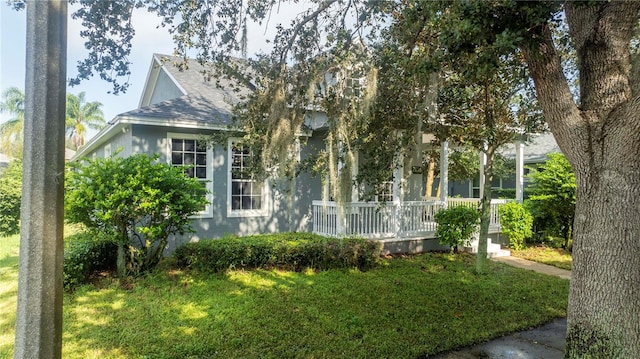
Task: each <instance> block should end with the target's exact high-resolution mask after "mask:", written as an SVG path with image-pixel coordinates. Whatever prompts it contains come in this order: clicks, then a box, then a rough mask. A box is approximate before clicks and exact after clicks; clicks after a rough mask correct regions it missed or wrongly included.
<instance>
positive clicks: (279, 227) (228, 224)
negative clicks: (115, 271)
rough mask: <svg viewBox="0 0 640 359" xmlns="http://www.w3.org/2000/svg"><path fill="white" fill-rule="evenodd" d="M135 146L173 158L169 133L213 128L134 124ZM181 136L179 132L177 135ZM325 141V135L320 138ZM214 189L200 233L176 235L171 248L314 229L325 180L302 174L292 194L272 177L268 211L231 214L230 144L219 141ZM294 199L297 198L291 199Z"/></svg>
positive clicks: (304, 152) (306, 149) (198, 221)
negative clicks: (315, 206) (315, 205)
mask: <svg viewBox="0 0 640 359" xmlns="http://www.w3.org/2000/svg"><path fill="white" fill-rule="evenodd" d="M132 133H133V137H132V149H133V152H134V153H146V154H149V155H152V154H154V153H157V154H158V155H159V156H160V161H166V162H168V161H169V159H168V158H169V154H168V140H167V136H168V133H173V134H175V133H180V134H185V135H206V134H210V133H211V132H208V133H206V132H202V131H197V130H188V129H184V130H181V131H179V132H178V129H176V128H170V127H149V126H134V127H133V128H132ZM176 137H179V136H176ZM317 142H318V140H317V139H315V138H312V139H310V141H308V143H307V145H306V146H302V148H301V156H302V157H303V158H304V157H306V156H308V155H309V154H311V153H312V151H313V148H314V146H315V145H317ZM320 142H321V139H320ZM210 160H211V165H209V168H208V171H211V178H212V183H211V187H210V188H211V190H212V192H213V195H212V204H211V211H210V214H208V215H203V216H202V217H201V218H195V219H194V223H193V228H194V229H195V230H196V233H194V234H192V235H185V236H182V237H179V238H174V240H173V241H171V242H172V243H171V244H170V247H169V248H168V250H169V251H172V250H173V249H174V248H175V247H176V246H178V245H180V244H182V243H184V242H188V241H194V240H200V239H208V238H219V237H222V236H224V235H225V234H234V235H250V234H260V233H275V232H283V231H310V230H311V223H310V220H311V202H312V201H313V200H314V199H320V195H321V190H322V189H321V181H320V179H318V178H313V177H312V176H310V175H309V174H305V173H303V174H301V175H300V177H298V178H297V179H296V180H295V185H294V193H293V196H289V195H288V193H286V192H285V190H289V189H290V188H291V187H290V186H289V184H288V183H285V182H282V181H277V180H270V181H269V183H268V185H267V189H266V200H267V203H266V206H267V207H266V208H267V211H266V213H265V214H264V215H255V216H246V217H245V216H235V215H233V214H230V212H229V205H228V186H229V185H230V184H229V183H228V176H229V172H228V171H229V156H228V152H227V146H226V145H215V146H214V147H213V149H212V151H211V158H210ZM291 200H292V201H293V202H291Z"/></svg>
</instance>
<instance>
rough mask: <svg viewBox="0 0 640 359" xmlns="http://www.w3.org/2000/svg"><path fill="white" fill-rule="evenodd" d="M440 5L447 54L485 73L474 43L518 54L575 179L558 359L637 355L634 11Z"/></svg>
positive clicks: (633, 6)
mask: <svg viewBox="0 0 640 359" xmlns="http://www.w3.org/2000/svg"><path fill="white" fill-rule="evenodd" d="M445 5H447V6H448V5H452V6H451V7H447V9H446V10H443V12H442V14H444V15H447V16H450V19H449V20H450V22H449V24H450V27H444V28H443V33H446V34H447V36H449V39H447V40H448V41H447V42H446V43H447V44H448V46H447V49H448V50H449V52H450V53H452V54H456V53H458V52H460V51H462V52H464V53H471V54H473V53H475V54H477V60H478V61H474V63H475V65H476V66H480V65H482V64H484V65H485V66H490V64H491V62H492V61H494V60H493V59H492V54H491V52H476V50H478V49H479V48H481V46H480V45H485V44H492V45H493V46H492V48H494V49H495V50H496V51H495V54H500V53H503V54H504V53H505V52H506V53H509V52H511V51H513V49H518V48H519V49H520V50H521V51H522V54H523V56H524V59H525V60H526V62H527V64H528V67H529V70H530V72H531V74H532V77H533V81H534V83H535V89H536V94H537V98H538V101H539V102H540V105H541V107H542V110H543V113H544V116H545V120H546V121H547V123H548V124H549V127H550V129H551V131H552V132H553V134H554V136H555V138H556V140H557V142H558V144H559V146H560V148H561V149H562V151H563V152H564V153H565V155H566V156H567V158H568V160H569V162H570V163H571V166H572V167H573V169H574V171H575V174H576V184H577V189H576V214H575V221H574V246H573V269H572V280H571V290H570V295H569V308H568V328H567V357H568V358H578V357H597V358H614V357H615V358H626V357H637V356H639V355H640V330H639V329H640V316H639V315H638V304H637V293H638V291H639V290H640V285H639V284H638V283H640V256H639V255H638V254H639V252H640V247H639V243H640V242H638V239H637V238H638V237H639V236H640V223H639V222H638V221H637V220H636V218H637V208H640V207H639V205H640V203H638V202H639V201H640V196H639V194H640V193H639V192H640V185H638V178H637V175H636V174H635V173H636V169H637V168H639V166H640V156H638V152H639V151H638V148H637V146H636V144H637V143H638V142H637V139H638V136H639V135H640V115H638V111H637V107H638V87H637V84H638V83H640V82H639V81H638V74H640V70H639V69H638V62H637V60H638V55H637V53H636V52H635V49H634V48H633V47H632V46H631V39H632V38H633V36H634V34H635V31H636V29H637V28H636V25H637V22H638V15H639V11H640V3H637V2H609V3H600V2H590V3H573V2H567V3H564V4H558V3H552V2H548V3H547V2H537V3H523V2H498V1H496V2H460V3H458V2H455V3H448V4H445ZM562 10H564V16H565V17H566V21H567V23H568V25H569V33H568V36H570V38H571V42H572V44H573V47H574V48H575V50H576V54H577V66H578V71H579V74H580V75H579V85H580V95H579V99H578V102H576V101H575V100H574V98H573V96H572V93H571V89H570V86H569V83H568V81H567V79H566V77H565V74H564V72H563V68H562V57H561V54H559V53H558V51H556V45H555V43H554V39H553V36H552V29H553V27H554V25H555V23H556V22H557V21H561V17H560V13H561V11H562ZM459 19H464V20H463V21H460V20H459ZM445 24H447V23H445ZM443 43H445V42H443ZM498 50H499V51H498ZM612 258H615V260H612Z"/></svg>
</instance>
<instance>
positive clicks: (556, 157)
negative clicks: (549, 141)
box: [527, 153, 576, 249]
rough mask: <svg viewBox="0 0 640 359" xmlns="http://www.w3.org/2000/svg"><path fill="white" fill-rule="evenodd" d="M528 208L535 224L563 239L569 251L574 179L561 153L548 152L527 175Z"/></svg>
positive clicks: (574, 187) (574, 194)
mask: <svg viewBox="0 0 640 359" xmlns="http://www.w3.org/2000/svg"><path fill="white" fill-rule="evenodd" d="M529 177H530V178H531V182H530V183H529V186H528V187H527V190H528V191H529V199H528V205H529V207H530V208H531V209H532V212H533V214H534V216H535V217H536V220H537V221H538V222H544V226H545V227H548V228H547V229H549V230H552V231H555V232H556V233H558V234H560V235H561V236H562V238H563V239H564V242H563V245H562V248H565V249H568V248H569V241H570V238H571V233H572V232H573V231H572V227H573V220H574V217H575V207H576V177H575V175H574V173H573V170H571V164H569V161H567V158H566V157H565V156H564V155H563V154H561V153H550V154H549V155H547V161H546V162H545V163H543V164H541V165H540V166H539V167H538V168H537V169H534V170H533V171H532V172H531V173H530V174H529Z"/></svg>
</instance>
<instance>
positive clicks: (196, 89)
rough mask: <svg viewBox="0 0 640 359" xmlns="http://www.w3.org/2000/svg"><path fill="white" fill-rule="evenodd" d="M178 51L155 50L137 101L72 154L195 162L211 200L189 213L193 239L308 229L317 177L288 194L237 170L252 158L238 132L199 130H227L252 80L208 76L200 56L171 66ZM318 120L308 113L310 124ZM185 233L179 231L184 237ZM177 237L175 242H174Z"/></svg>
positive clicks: (318, 141)
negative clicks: (215, 139) (222, 137)
mask: <svg viewBox="0 0 640 359" xmlns="http://www.w3.org/2000/svg"><path fill="white" fill-rule="evenodd" d="M174 60H175V59H174V58H172V57H168V56H163V55H159V54H154V55H153V57H152V61H151V65H150V68H149V73H148V76H147V79H146V84H145V86H144V90H143V92H142V96H141V99H140V104H139V107H138V108H137V109H135V110H132V111H128V112H125V113H121V114H119V115H117V116H116V117H115V118H114V119H113V120H111V121H110V122H109V123H108V125H107V126H106V127H105V128H104V129H102V130H101V131H100V132H99V133H98V134H97V135H96V136H94V137H93V138H91V139H90V140H89V141H88V142H87V143H86V144H85V146H83V147H82V148H80V149H79V150H78V152H77V153H76V155H75V157H74V159H75V160H77V159H81V158H83V157H92V156H97V157H107V156H111V155H117V156H123V157H126V156H129V155H132V154H138V153H145V154H148V155H153V154H158V155H159V156H160V160H161V161H166V162H167V163H170V164H173V165H175V166H181V165H194V166H195V167H194V169H193V171H188V172H187V173H188V174H189V175H190V176H193V177H195V178H197V179H199V180H201V181H203V183H204V185H205V186H206V187H207V189H208V190H209V192H210V194H209V198H208V199H209V202H210V204H209V205H208V206H206V208H205V209H204V210H203V211H201V212H200V213H198V214H197V215H196V216H195V218H194V223H193V227H194V229H195V230H196V233H195V234H194V239H200V238H217V237H221V236H223V235H225V234H236V235H248V234H255V233H269V232H280V231H310V230H311V225H310V219H311V217H312V214H311V207H312V206H311V205H312V201H313V200H314V199H320V198H321V196H322V184H321V179H320V178H313V177H311V176H309V175H306V174H301V176H300V177H299V178H297V179H296V184H295V187H294V188H295V193H293V194H292V195H291V196H285V195H284V194H283V193H281V192H280V191H278V189H277V188H276V186H273V185H272V183H269V181H266V182H267V183H257V182H255V181H253V180H250V179H246V178H242V176H237V175H236V174H235V173H237V170H241V169H242V168H243V167H244V166H246V164H248V161H249V160H250V156H251V151H249V149H247V148H244V147H243V146H242V144H241V143H240V139H237V138H230V139H229V140H228V141H227V143H225V144H222V145H221V144H217V145H214V146H210V147H207V146H205V145H203V144H204V142H203V136H207V135H212V134H215V133H219V132H221V131H229V129H230V127H229V126H230V125H232V121H231V120H232V117H231V109H232V105H233V104H235V103H237V102H238V101H241V100H242V96H243V95H246V94H247V93H248V92H249V91H251V89H250V88H244V89H241V91H236V90H233V89H231V88H230V86H225V85H229V83H225V82H224V81H221V83H220V85H221V86H222V87H221V86H218V85H217V84H216V83H215V82H214V81H207V80H205V78H204V77H203V75H202V71H203V70H205V69H204V68H203V66H201V65H200V64H199V63H198V62H196V61H194V60H189V61H188V70H184V71H181V70H179V69H178V68H177V67H175V66H173V64H172V62H173V61H174ZM322 124H323V121H321V119H320V120H318V119H317V117H316V121H309V125H310V126H312V127H310V128H312V129H313V127H314V126H315V127H316V128H317V127H318V126H322ZM321 145H322V138H320V137H310V138H308V139H307V146H305V147H304V148H301V150H300V154H299V155H300V156H302V157H304V156H306V155H307V153H305V152H306V151H308V149H309V148H316V147H318V146H321ZM183 240H189V238H186V239H178V242H181V241H183ZM177 244H179V243H177Z"/></svg>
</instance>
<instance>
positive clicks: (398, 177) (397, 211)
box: [393, 153, 404, 238]
mask: <svg viewBox="0 0 640 359" xmlns="http://www.w3.org/2000/svg"><path fill="white" fill-rule="evenodd" d="M403 173H404V156H403V155H402V153H396V164H395V167H394V168H393V222H394V227H395V228H394V232H395V234H396V237H397V238H399V237H400V231H401V228H402V226H401V223H400V222H401V219H402V218H401V205H402V175H403Z"/></svg>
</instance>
